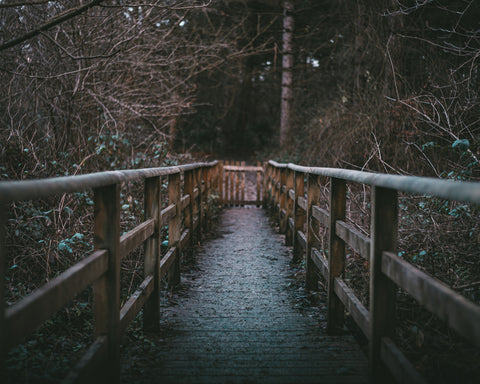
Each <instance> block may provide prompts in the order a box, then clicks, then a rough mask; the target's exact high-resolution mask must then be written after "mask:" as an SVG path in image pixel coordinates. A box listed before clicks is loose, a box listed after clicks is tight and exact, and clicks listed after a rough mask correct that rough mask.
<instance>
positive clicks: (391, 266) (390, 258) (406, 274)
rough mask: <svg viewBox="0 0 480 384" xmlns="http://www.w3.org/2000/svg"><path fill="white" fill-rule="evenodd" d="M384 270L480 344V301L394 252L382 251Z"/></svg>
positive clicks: (463, 333) (450, 324)
mask: <svg viewBox="0 0 480 384" xmlns="http://www.w3.org/2000/svg"><path fill="white" fill-rule="evenodd" d="M382 272H383V273H384V274H385V275H386V276H388V277H389V278H390V279H392V280H393V281H394V282H395V283H396V284H397V285H398V286H400V287H401V288H403V289H405V290H406V291H407V292H408V293H410V294H411V295H412V296H413V297H414V298H415V299H416V300H417V301H418V302H419V303H420V304H423V305H425V307H426V308H427V309H428V310H429V311H431V312H432V313H434V314H435V315H437V316H438V317H439V318H440V319H442V320H443V321H445V322H446V323H447V324H448V325H449V326H450V327H452V328H453V329H454V330H455V331H456V332H458V333H459V334H460V335H462V336H463V337H465V339H466V340H469V341H470V342H471V343H473V344H475V345H476V346H477V347H480V305H477V304H475V303H473V302H471V301H470V300H468V299H466V298H465V297H463V296H462V295H460V294H458V293H457V292H455V291H454V290H453V289H451V288H450V287H448V286H447V285H445V284H444V283H442V282H441V281H439V280H437V279H435V278H433V277H431V276H428V275H427V274H426V273H424V272H422V271H420V270H419V269H418V268H416V267H415V266H413V265H411V264H409V263H408V262H407V261H405V260H403V259H402V258H400V257H398V256H397V255H395V254H393V253H391V252H383V255H382Z"/></svg>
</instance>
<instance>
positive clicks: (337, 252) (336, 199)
mask: <svg viewBox="0 0 480 384" xmlns="http://www.w3.org/2000/svg"><path fill="white" fill-rule="evenodd" d="M346 198H347V188H346V183H345V180H342V179H337V178H334V177H331V178H330V224H329V249H328V251H329V255H328V304H327V332H328V333H330V334H332V333H336V332H338V331H339V330H341V329H342V328H343V325H344V320H345V314H344V312H345V309H344V305H343V303H342V302H341V300H340V299H339V298H338V297H337V295H336V294H335V291H334V286H335V284H334V283H335V278H336V277H339V276H341V275H342V274H343V272H344V270H345V242H344V241H343V240H342V239H341V238H340V237H338V236H337V234H336V229H335V226H336V223H337V220H343V219H344V218H345V209H346Z"/></svg>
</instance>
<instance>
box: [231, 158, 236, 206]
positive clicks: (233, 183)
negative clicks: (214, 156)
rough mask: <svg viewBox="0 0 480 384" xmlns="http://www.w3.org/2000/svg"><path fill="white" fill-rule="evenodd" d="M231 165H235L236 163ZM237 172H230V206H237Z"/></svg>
mask: <svg viewBox="0 0 480 384" xmlns="http://www.w3.org/2000/svg"><path fill="white" fill-rule="evenodd" d="M230 164H232V165H235V162H234V161H231V162H230ZM234 191H235V171H230V205H235V194H234Z"/></svg>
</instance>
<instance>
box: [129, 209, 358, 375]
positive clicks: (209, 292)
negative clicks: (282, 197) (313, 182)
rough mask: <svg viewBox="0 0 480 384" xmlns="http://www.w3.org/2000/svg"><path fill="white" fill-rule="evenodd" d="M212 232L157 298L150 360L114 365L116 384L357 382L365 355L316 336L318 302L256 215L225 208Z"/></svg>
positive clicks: (341, 339)
mask: <svg viewBox="0 0 480 384" xmlns="http://www.w3.org/2000/svg"><path fill="white" fill-rule="evenodd" d="M219 228H220V235H219V236H218V237H217V238H214V239H211V240H208V241H206V242H205V244H204V245H202V246H201V248H200V249H199V252H198V254H197V255H196V259H195V262H194V266H193V267H192V268H191V270H190V271H187V273H186V274H183V276H182V288H181V289H180V290H179V291H178V292H177V293H175V294H174V296H173V297H168V298H165V303H164V306H163V309H162V310H163V313H162V329H163V330H162V333H161V334H160V335H159V336H157V337H156V339H155V338H154V339H152V340H154V342H155V348H154V349H153V350H154V352H153V355H152V354H148V356H147V355H145V356H142V357H136V359H135V362H134V364H133V365H132V362H128V361H123V362H122V365H123V366H124V372H122V381H124V382H125V383H127V382H136V383H137V382H144V383H152V382H158V383H160V382H161V383H366V382H367V379H366V366H367V359H366V357H365V356H364V354H363V353H362V352H361V351H360V348H359V347H358V345H357V344H356V342H355V340H354V339H353V337H352V336H349V335H345V336H328V335H326V332H325V328H324V327H325V322H324V317H325V314H324V312H323V309H324V306H325V302H324V301H322V299H319V300H316V301H314V302H312V301H308V300H306V299H305V296H306V295H302V291H301V290H299V287H298V284H296V283H295V278H294V276H293V275H294V270H293V269H292V267H291V266H290V264H289V261H290V258H291V256H290V255H289V252H288V249H287V248H286V247H284V246H282V241H281V237H280V235H278V234H276V233H275V232H274V231H273V230H272V229H271V227H270V225H269V223H268V219H267V218H266V217H265V215H264V212H263V211H262V210H261V209H256V208H252V209H229V210H225V211H224V212H223V214H222V218H221V224H220V227H219ZM320 296H322V295H321V294H320ZM127 355H128V347H127ZM124 360H125V359H124ZM139 372H141V373H139Z"/></svg>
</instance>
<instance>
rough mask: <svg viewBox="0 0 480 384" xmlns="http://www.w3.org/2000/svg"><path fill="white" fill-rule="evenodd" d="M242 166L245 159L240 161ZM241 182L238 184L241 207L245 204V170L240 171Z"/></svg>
mask: <svg viewBox="0 0 480 384" xmlns="http://www.w3.org/2000/svg"><path fill="white" fill-rule="evenodd" d="M240 165H241V166H242V167H244V166H245V161H242V162H241V163H240ZM241 175H242V183H241V186H240V205H241V206H242V207H243V206H244V205H245V171H242V173H241Z"/></svg>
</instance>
